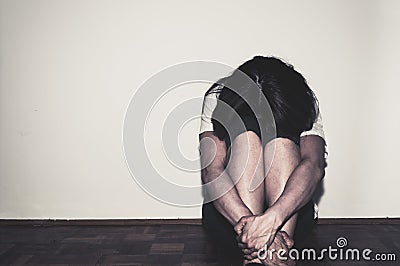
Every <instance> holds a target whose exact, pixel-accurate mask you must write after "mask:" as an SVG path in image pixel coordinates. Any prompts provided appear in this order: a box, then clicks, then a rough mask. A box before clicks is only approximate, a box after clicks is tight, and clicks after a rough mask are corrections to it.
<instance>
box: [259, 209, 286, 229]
mask: <svg viewBox="0 0 400 266" xmlns="http://www.w3.org/2000/svg"><path fill="white" fill-rule="evenodd" d="M263 215H264V216H272V217H274V219H275V221H276V226H277V228H275V229H278V228H280V227H281V226H282V225H283V224H284V223H285V221H286V220H287V214H286V212H285V210H284V209H283V208H280V207H279V206H278V205H275V204H274V205H272V206H271V207H269V208H268V209H267V211H266V212H265V213H264V214H263Z"/></svg>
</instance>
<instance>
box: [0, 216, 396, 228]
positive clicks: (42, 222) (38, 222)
mask: <svg viewBox="0 0 400 266" xmlns="http://www.w3.org/2000/svg"><path fill="white" fill-rule="evenodd" d="M165 224H170V225H201V219H71V220H67V219H0V226H6V225H32V226H65V225H88V226H89V225H90V226H92V225H97V226H99V225H114V226H124V225H131V226H132V225H135V226H137V225H165ZM318 224H320V225H329V224H338V225H347V224H348V225H352V224H353V225H357V224H393V225H400V218H319V219H318Z"/></svg>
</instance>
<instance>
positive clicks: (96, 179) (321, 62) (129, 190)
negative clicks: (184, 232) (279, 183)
mask: <svg viewBox="0 0 400 266" xmlns="http://www.w3.org/2000/svg"><path fill="white" fill-rule="evenodd" d="M0 3H1V6H0V16H1V21H0V27H1V28H0V30H1V31H0V34H1V35H0V38H1V40H0V60H1V61H0V67H1V69H0V82H1V83H0V218H160V217H161V218H176V217H180V218H192V217H200V208H199V207H197V208H179V207H173V206H170V205H166V204H163V203H161V202H159V201H157V200H155V199H153V198H152V197H150V196H148V195H147V194H146V193H145V192H143V191H142V190H141V189H140V188H139V187H138V185H137V184H136V183H135V182H134V181H133V179H132V177H131V176H130V174H129V171H128V168H127V166H126V164H125V160H124V154H123V147H122V137H121V136H122V127H123V118H124V114H125V111H126V108H127V106H128V104H129V100H130V98H131V96H132V95H133V94H134V92H135V91H136V89H137V88H138V87H139V86H140V85H141V84H142V83H143V82H144V81H145V80H146V79H148V78H149V77H150V76H151V75H153V74H155V73H157V72H158V71H160V70H161V69H164V68H166V67H168V66H170V65H174V64H177V63H180V62H183V61H191V60H211V61H217V62H222V63H225V64H228V65H232V66H234V67H236V66H238V65H239V64H240V63H242V62H244V61H245V60H247V59H250V58H251V57H252V56H254V55H257V54H262V55H276V56H280V57H282V58H284V59H286V60H288V61H289V62H291V63H292V64H293V65H294V66H296V67H297V69H298V70H300V71H301V72H302V73H303V74H304V75H305V76H306V77H307V78H308V80H309V83H310V85H311V86H312V88H313V89H314V91H315V92H316V94H317V96H318V97H319V101H320V106H321V107H320V108H321V112H322V115H323V119H324V125H325V131H326V136H327V139H328V145H329V147H328V151H329V161H328V164H329V166H328V169H327V174H326V178H325V194H324V197H323V198H322V200H321V203H320V216H321V217H386V216H389V217H398V216H400V207H399V206H398V202H399V196H398V195H399V193H398V187H399V184H400V181H399V180H400V179H399V178H400V175H399V173H398V165H400V160H399V156H398V150H399V149H400V142H399V140H398V132H399V131H400V123H399V119H398V117H397V115H398V114H399V113H400V105H399V104H398V103H397V99H398V98H399V96H400V93H399V91H398V82H397V78H398V76H399V74H400V73H399V69H400V68H399V66H398V62H399V61H400V51H399V49H398V47H400V34H399V32H398V28H399V23H400V14H399V13H400V11H399V10H400V3H399V2H398V1H395V0H394V1H365V0H360V1H344V0H343V1H317V0H316V1H296V2H295V1H279V2H278V1H251V2H250V1H249V2H243V1H240V2H239V1H232V0H231V1H218V2H217V1H196V2H195V1H183V0H182V1H168V3H167V1H50V0H49V1H45V0H42V1H17V0H9V1H5V0H1V2H0ZM197 88H198V87H197ZM206 89H207V86H205V87H201V88H200V89H197V90H195V92H196V94H197V95H196V96H199V95H201V93H202V92H204V91H205V90H206ZM180 95H181V96H179V95H178V96H177V97H171V98H169V100H168V101H169V102H168V103H166V104H169V105H174V104H179V103H180V102H182V101H183V100H185V99H186V98H185V97H188V95H185V94H180ZM189 97H190V95H189ZM199 108H200V107H199ZM195 123H198V121H197V122H195ZM197 126H198V124H192V125H191V127H190V128H189V129H187V130H186V131H184V132H186V133H185V134H182V136H181V137H182V138H183V139H181V140H180V141H182V142H185V143H189V144H190V145H187V146H186V148H185V149H187V151H186V152H188V153H189V154H191V155H193V154H196V151H197V136H196V129H197ZM138 156H144V155H141V154H138ZM158 163H160V164H161V168H162V166H165V167H168V161H166V160H164V161H159V162H158ZM190 177H195V178H199V174H198V173H197V174H195V175H191V176H190ZM197 180H198V179H197Z"/></svg>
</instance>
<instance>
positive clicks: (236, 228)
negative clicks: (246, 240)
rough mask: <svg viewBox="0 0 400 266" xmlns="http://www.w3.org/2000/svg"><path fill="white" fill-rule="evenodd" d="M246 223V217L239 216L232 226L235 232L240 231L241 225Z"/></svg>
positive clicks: (239, 232)
mask: <svg viewBox="0 0 400 266" xmlns="http://www.w3.org/2000/svg"><path fill="white" fill-rule="evenodd" d="M245 225H246V217H242V218H240V220H239V222H238V223H237V224H236V225H235V226H234V227H233V229H234V230H235V232H236V233H237V234H241V233H242V229H243V227H244V226H245Z"/></svg>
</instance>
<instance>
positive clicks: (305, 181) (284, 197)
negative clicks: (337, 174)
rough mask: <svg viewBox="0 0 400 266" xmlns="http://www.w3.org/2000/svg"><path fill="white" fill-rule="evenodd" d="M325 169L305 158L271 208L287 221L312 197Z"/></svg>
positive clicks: (283, 221) (283, 220)
mask: <svg viewBox="0 0 400 266" xmlns="http://www.w3.org/2000/svg"><path fill="white" fill-rule="evenodd" d="M323 174H324V170H323V169H321V167H319V166H318V165H317V164H315V163H313V162H312V161H310V160H303V161H301V162H300V164H299V165H298V166H297V167H296V169H295V170H294V171H293V172H292V174H291V176H290V177H289V179H288V181H287V183H286V186H285V188H284V191H283V192H282V194H281V196H280V197H279V198H278V200H277V201H276V202H275V204H273V206H272V207H271V209H272V210H273V211H275V212H276V213H277V214H278V215H279V216H280V220H281V222H282V223H285V222H286V221H287V220H288V219H290V217H292V215H293V214H295V213H296V212H297V211H298V210H300V209H301V208H302V207H303V206H304V205H306V204H307V202H308V201H309V200H310V199H311V198H312V195H313V194H314V191H315V189H316V187H317V185H318V183H319V182H320V180H321V178H322V177H323Z"/></svg>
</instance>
